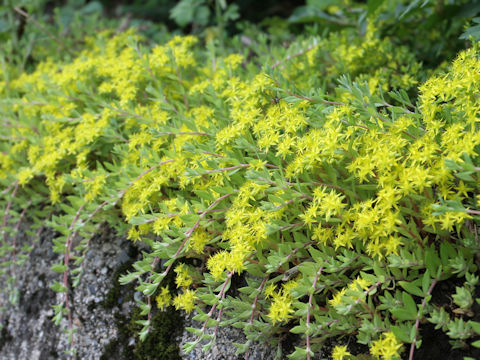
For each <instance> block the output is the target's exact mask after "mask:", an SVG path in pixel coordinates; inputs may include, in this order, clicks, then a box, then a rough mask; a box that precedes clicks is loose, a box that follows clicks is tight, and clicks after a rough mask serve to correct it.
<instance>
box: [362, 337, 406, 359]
mask: <svg viewBox="0 0 480 360" xmlns="http://www.w3.org/2000/svg"><path fill="white" fill-rule="evenodd" d="M401 347H402V344H401V343H399V342H398V341H397V338H396V337H395V335H394V334H393V333H392V332H386V333H383V335H382V338H381V339H378V340H375V341H374V342H373V344H372V346H371V347H370V354H372V355H373V356H376V357H377V358H378V359H380V357H381V358H382V360H392V359H393V358H399V357H400V354H399V353H398V350H399V349H400V348H401Z"/></svg>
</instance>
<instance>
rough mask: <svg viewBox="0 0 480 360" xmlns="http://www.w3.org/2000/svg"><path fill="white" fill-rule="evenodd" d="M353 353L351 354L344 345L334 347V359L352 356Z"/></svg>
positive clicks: (339, 359)
mask: <svg viewBox="0 0 480 360" xmlns="http://www.w3.org/2000/svg"><path fill="white" fill-rule="evenodd" d="M350 355H352V354H350V353H349V352H348V351H347V347H346V346H344V345H342V346H340V345H337V346H335V347H334V349H333V351H332V360H344V357H345V356H350Z"/></svg>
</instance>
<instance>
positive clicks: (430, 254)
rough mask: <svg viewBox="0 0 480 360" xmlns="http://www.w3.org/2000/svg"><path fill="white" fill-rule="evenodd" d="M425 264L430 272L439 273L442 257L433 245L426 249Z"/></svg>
mask: <svg viewBox="0 0 480 360" xmlns="http://www.w3.org/2000/svg"><path fill="white" fill-rule="evenodd" d="M425 266H426V267H427V269H428V271H430V274H437V272H438V269H439V267H440V266H441V262H440V258H439V257H438V255H437V252H436V251H435V248H434V247H433V246H431V247H429V248H427V249H425Z"/></svg>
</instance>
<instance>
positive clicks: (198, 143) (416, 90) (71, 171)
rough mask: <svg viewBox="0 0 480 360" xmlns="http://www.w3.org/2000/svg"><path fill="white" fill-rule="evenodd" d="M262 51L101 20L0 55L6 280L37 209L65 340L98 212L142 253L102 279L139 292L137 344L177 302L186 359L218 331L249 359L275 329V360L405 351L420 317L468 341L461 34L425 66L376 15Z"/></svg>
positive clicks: (473, 160) (467, 83)
mask: <svg viewBox="0 0 480 360" xmlns="http://www.w3.org/2000/svg"><path fill="white" fill-rule="evenodd" d="M239 48H240V47H239V46H237V49H239ZM261 49H262V44H261V43H260V44H255V43H251V49H244V50H243V51H240V50H237V51H233V50H232V51H230V50H225V49H221V48H219V47H217V46H215V44H214V42H209V41H208V40H205V42H203V40H201V41H199V39H198V38H197V37H195V36H191V35H190V36H183V37H181V36H174V37H171V38H170V39H169V40H168V41H167V42H165V43H163V44H160V45H156V46H153V47H149V46H147V45H145V41H144V39H143V38H142V36H141V35H139V34H138V33H137V32H135V31H133V30H128V31H126V32H121V33H119V34H114V32H113V31H106V32H102V33H100V34H97V35H96V36H95V38H94V37H87V38H86V39H85V40H84V46H83V49H82V50H81V51H79V52H78V53H77V54H75V56H73V57H72V58H71V60H65V61H61V60H58V59H55V60H54V59H52V58H47V59H46V60H45V61H43V62H41V63H39V64H38V65H37V66H36V67H35V69H34V71H32V72H20V71H17V70H16V68H15V67H14V65H13V64H10V63H4V64H3V65H4V66H3V67H2V69H3V70H1V72H0V77H1V79H2V81H1V82H0V95H1V102H0V114H1V118H2V121H3V124H4V126H3V127H2V129H1V130H0V134H1V139H0V140H1V149H2V152H1V153H0V178H1V183H2V185H4V190H3V191H2V193H1V194H2V195H1V198H0V202H1V204H2V207H3V209H4V217H3V227H2V240H1V241H2V242H1V248H0V256H1V257H2V262H1V271H2V272H1V276H3V278H4V279H5V284H6V286H5V289H4V291H9V292H10V293H11V295H12V296H11V298H12V301H15V298H16V293H15V291H16V288H15V264H16V263H18V262H21V261H23V260H24V259H25V254H26V253H28V251H30V249H28V248H23V249H21V248H20V247H19V246H18V244H17V242H16V234H17V233H18V229H19V227H20V224H21V222H22V219H24V218H25V217H27V216H28V217H29V218H31V219H32V220H33V221H34V222H35V224H36V228H40V227H41V226H43V223H44V222H46V224H47V225H48V226H50V227H52V228H53V229H55V230H56V231H57V232H58V236H57V237H56V238H55V240H54V241H53V244H52V246H53V250H54V251H55V252H57V253H60V254H64V257H63V261H62V263H59V264H57V265H55V266H53V268H52V269H53V270H54V271H55V272H57V273H58V274H59V275H58V282H55V283H54V284H52V286H51V288H52V289H53V290H54V291H56V292H58V293H60V294H62V296H61V297H60V298H61V299H62V300H61V301H60V302H59V304H58V305H56V306H55V317H54V320H55V322H56V323H59V322H60V320H61V319H62V317H64V316H66V317H67V318H68V319H70V327H69V329H68V331H70V332H71V335H72V336H74V327H75V326H74V324H72V321H71V304H69V297H68V296H67V294H68V292H69V291H71V287H75V286H77V284H78V282H79V281H80V280H81V274H82V271H83V264H84V258H85V254H86V252H87V251H88V246H89V239H90V238H91V237H92V236H93V235H94V234H95V233H96V232H97V231H98V229H99V227H100V226H101V225H102V224H104V223H107V224H108V225H109V226H111V227H112V228H114V229H115V230H116V231H117V232H118V233H119V234H125V235H127V234H128V237H129V238H130V239H131V240H132V241H135V242H139V241H141V242H144V243H145V244H146V246H147V247H148V250H147V251H145V252H144V253H143V257H142V260H140V261H138V262H136V263H135V264H134V271H132V272H130V273H128V274H126V275H124V276H122V277H121V278H120V282H121V283H122V284H127V283H134V284H135V286H136V290H137V291H141V292H142V293H143V295H144V297H143V299H142V300H140V301H138V306H139V319H138V320H136V324H137V325H139V326H138V331H139V336H140V338H141V339H142V340H144V339H149V340H148V341H152V340H151V338H148V334H149V332H150V330H151V328H152V325H153V324H152V321H154V319H152V316H151V312H152V307H154V306H157V307H158V308H160V309H166V308H167V307H169V306H174V307H175V308H176V309H182V310H184V311H186V312H187V313H190V312H191V311H193V310H194V309H195V310H196V312H197V313H198V315H196V316H195V319H196V320H198V321H201V322H202V323H203V326H202V327H200V328H198V329H195V328H191V329H189V330H190V331H192V332H193V333H194V334H196V335H197V337H198V339H197V341H195V342H192V343H189V344H186V346H185V350H186V351H189V350H191V349H193V347H194V346H196V345H197V344H198V343H199V342H200V341H202V340H207V345H205V346H204V349H205V350H208V349H209V347H210V346H211V344H212V343H213V342H214V341H215V335H214V334H215V331H214V334H213V335H210V334H207V332H206V329H207V328H211V327H213V328H215V329H217V328H218V327H219V326H235V327H238V328H241V329H243V331H244V332H245V335H246V336H247V342H246V343H245V344H237V346H238V351H239V353H245V354H246V355H245V357H246V358H247V357H248V349H249V345H250V344H251V342H253V341H265V340H266V339H268V340H269V341H270V343H271V344H272V345H275V343H276V342H277V341H278V338H277V335H279V334H281V333H282V332H285V331H289V332H291V333H294V334H300V335H301V337H302V342H301V343H300V344H299V346H298V347H296V348H295V350H294V351H293V352H292V353H291V354H289V355H288V356H289V358H292V359H303V358H307V359H310V358H312V357H313V356H314V354H315V353H317V354H318V353H319V352H320V351H321V349H322V346H323V345H322V344H323V343H324V342H325V341H326V340H327V339H329V338H336V339H337V341H339V342H340V343H339V345H337V346H336V347H335V348H334V349H333V353H332V357H333V359H335V360H340V359H355V358H358V359H360V358H363V359H365V358H370V357H371V358H376V359H400V358H401V357H403V358H407V357H408V358H410V359H413V356H414V353H415V349H417V348H421V347H422V334H421V332H420V330H421V329H422V328H424V327H425V328H428V326H430V327H431V326H433V327H434V328H435V329H437V330H439V331H441V332H442V333H443V334H445V336H447V337H448V338H449V339H450V343H451V346H452V347H453V348H459V349H463V350H464V351H465V353H468V354H475V351H476V350H475V349H473V348H471V347H472V346H473V347H479V346H480V341H479V340H478V334H480V322H476V321H475V320H478V316H479V313H478V311H477V310H478V308H477V305H476V302H477V299H476V298H477V296H478V293H477V291H476V288H477V286H478V281H479V277H478V270H477V269H478V266H477V262H478V253H479V248H480V244H479V242H478V227H477V223H478V222H479V219H480V217H479V215H480V209H479V206H478V202H479V200H480V196H479V194H478V193H479V178H478V172H479V171H480V167H479V157H478V150H479V145H480V132H479V131H478V127H479V117H478V113H479V110H480V100H479V88H480V52H479V51H480V50H479V46H478V45H474V46H472V47H471V48H469V49H467V50H464V51H462V52H460V53H459V54H458V56H457V58H456V59H455V60H454V61H453V62H452V63H451V64H450V65H448V66H446V65H442V66H441V68H439V69H437V70H436V71H434V72H433V71H431V70H427V69H425V68H423V67H422V64H421V62H419V61H417V60H416V58H415V54H414V53H412V52H411V51H410V49H409V48H408V47H406V46H398V45H396V44H395V43H394V42H393V41H392V40H390V39H388V38H385V37H382V36H381V35H380V32H379V31H378V29H376V28H375V26H373V24H369V25H368V27H367V28H366V30H365V34H363V35H362V36H358V34H357V33H356V32H355V31H352V30H351V29H350V30H349V29H347V30H344V31H339V32H335V33H332V34H331V35H328V36H326V37H324V38H322V39H319V38H309V39H301V38H300V39H298V41H297V42H295V43H293V44H291V45H290V46H289V47H288V49H285V48H283V47H280V46H277V47H275V46H272V47H271V48H270V49H269V52H264V51H262V50H261ZM344 74H347V75H344ZM425 80H426V81H425ZM417 94H418V98H417ZM412 99H413V100H412ZM33 231H35V226H34V228H33ZM34 235H35V234H34V233H32V236H34ZM168 274H175V284H171V285H170V286H167V285H165V281H162V280H163V279H164V278H165V277H166V276H167V275H168ZM232 279H241V280H242V281H243V284H244V285H243V286H242V287H240V288H238V289H235V291H232V290H233V289H230V287H231V285H232ZM453 280H455V281H456V282H457V283H458V286H456V287H455V288H454V289H453V288H452V289H451V291H450V293H449V294H448V295H445V294H443V296H450V297H451V302H450V303H446V302H444V301H438V298H437V297H436V295H435V294H436V293H435V290H436V289H437V288H438V287H439V286H440V285H441V284H446V283H449V282H451V281H453ZM70 284H71V285H70ZM173 287H175V288H176V289H173ZM437 296H440V295H437ZM427 324H432V325H427ZM346 336H354V337H355V338H356V341H357V342H358V343H359V344H364V345H367V346H368V348H369V354H357V353H351V351H349V348H348V346H347V345H341V343H342V341H343V340H342V339H343V338H344V337H346ZM350 349H352V347H351V346H350ZM469 349H470V350H469ZM352 351H353V350H352ZM280 356H281V355H280Z"/></svg>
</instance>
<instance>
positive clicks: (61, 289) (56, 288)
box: [50, 281, 68, 293]
mask: <svg viewBox="0 0 480 360" xmlns="http://www.w3.org/2000/svg"><path fill="white" fill-rule="evenodd" d="M50 289H52V290H53V291H55V292H59V293H60V292H67V291H68V289H67V288H66V287H65V286H63V285H62V284H60V283H59V282H58V281H55V282H54V283H53V284H52V285H50Z"/></svg>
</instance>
